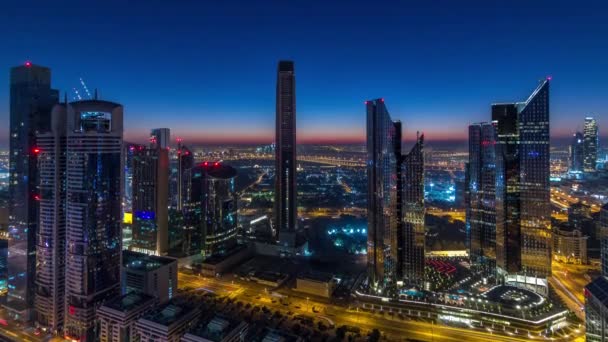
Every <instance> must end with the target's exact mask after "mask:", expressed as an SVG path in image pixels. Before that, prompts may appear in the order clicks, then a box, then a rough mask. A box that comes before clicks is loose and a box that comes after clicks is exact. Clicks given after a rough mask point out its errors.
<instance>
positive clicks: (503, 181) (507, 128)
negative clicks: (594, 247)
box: [492, 79, 551, 288]
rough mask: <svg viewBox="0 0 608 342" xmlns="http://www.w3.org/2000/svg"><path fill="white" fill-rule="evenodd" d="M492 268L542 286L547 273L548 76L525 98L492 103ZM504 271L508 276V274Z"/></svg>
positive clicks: (548, 235) (544, 284)
mask: <svg viewBox="0 0 608 342" xmlns="http://www.w3.org/2000/svg"><path fill="white" fill-rule="evenodd" d="M492 120H493V121H496V125H497V144H496V245H497V266H498V269H499V271H500V273H501V274H502V275H507V276H508V277H507V281H511V280H514V279H517V278H516V277H513V275H514V274H522V275H526V276H528V277H532V279H534V280H535V281H534V284H528V285H532V286H533V287H536V286H543V287H545V288H546V285H547V284H546V277H548V276H550V275H551V203H550V184H549V174H550V170H549V79H546V80H544V81H543V82H541V84H540V85H539V86H538V87H537V88H536V90H535V91H534V92H533V93H532V94H531V95H530V97H529V98H528V99H527V100H526V101H525V102H519V103H509V104H495V105H493V106H492ZM509 275H510V276H511V277H509Z"/></svg>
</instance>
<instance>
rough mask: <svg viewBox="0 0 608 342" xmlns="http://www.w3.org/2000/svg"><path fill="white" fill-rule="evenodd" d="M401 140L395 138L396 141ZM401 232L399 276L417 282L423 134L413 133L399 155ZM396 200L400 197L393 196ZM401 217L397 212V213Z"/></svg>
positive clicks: (421, 264)
mask: <svg viewBox="0 0 608 342" xmlns="http://www.w3.org/2000/svg"><path fill="white" fill-rule="evenodd" d="M400 143H401V141H399V144H400ZM401 169H402V170H403V188H401V187H397V190H398V191H399V192H401V189H403V190H402V192H403V194H398V196H399V195H402V196H403V228H402V229H401V230H403V232H404V233H403V235H404V239H403V240H399V242H398V246H399V250H401V251H402V252H403V255H404V257H403V262H402V264H400V265H399V266H400V268H401V269H402V271H401V274H402V279H403V280H404V281H405V282H406V284H409V285H419V286H421V285H422V283H423V281H424V266H425V259H424V257H425V254H424V250H425V227H424V214H425V207H424V135H420V136H417V137H416V143H415V144H414V146H413V147H412V149H411V150H410V152H409V153H408V154H407V155H405V156H403V163H402V166H401ZM397 203H398V204H399V203H400V201H399V200H397ZM398 217H401V216H398Z"/></svg>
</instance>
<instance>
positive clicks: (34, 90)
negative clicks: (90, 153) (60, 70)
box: [6, 62, 59, 321]
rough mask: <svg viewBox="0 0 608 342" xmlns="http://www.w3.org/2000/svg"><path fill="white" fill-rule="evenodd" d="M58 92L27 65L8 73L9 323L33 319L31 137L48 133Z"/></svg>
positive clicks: (46, 75)
mask: <svg viewBox="0 0 608 342" xmlns="http://www.w3.org/2000/svg"><path fill="white" fill-rule="evenodd" d="M58 97H59V93H58V92H57V90H54V89H51V70H50V69H49V68H46V67H42V66H38V65H34V64H32V63H31V62H26V63H25V64H24V65H22V66H18V67H14V68H12V69H11V72H10V122H9V125H10V127H9V134H10V138H9V144H10V153H9V203H8V210H9V227H8V228H9V229H8V231H9V236H10V239H9V244H8V259H7V263H8V294H7V299H6V308H7V309H8V311H9V314H10V315H11V317H12V318H15V319H18V320H21V321H27V320H30V319H31V318H33V317H32V311H33V310H32V308H33V306H34V296H35V294H34V291H35V288H36V287H35V278H36V234H37V232H38V200H39V199H40V193H39V189H38V166H37V158H38V154H39V152H40V148H39V147H38V146H37V143H36V134H38V133H42V132H46V131H48V130H49V128H50V122H51V110H52V108H53V105H55V104H56V103H57V102H58Z"/></svg>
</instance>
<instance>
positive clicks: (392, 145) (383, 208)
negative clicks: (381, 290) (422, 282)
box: [365, 99, 402, 287]
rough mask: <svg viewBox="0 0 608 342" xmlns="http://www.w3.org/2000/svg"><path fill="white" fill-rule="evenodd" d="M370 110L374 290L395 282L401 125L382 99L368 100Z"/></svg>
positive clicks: (370, 261)
mask: <svg viewBox="0 0 608 342" xmlns="http://www.w3.org/2000/svg"><path fill="white" fill-rule="evenodd" d="M365 103H366V110H367V182H368V183H367V189H368V194H367V213H368V214H367V227H368V228H367V273H368V278H369V281H370V284H371V285H372V286H374V287H376V286H379V285H382V284H384V283H385V282H387V281H389V282H390V281H394V280H396V277H397V275H396V272H397V259H398V257H399V253H398V249H397V241H398V237H397V232H398V231H399V227H400V226H401V219H400V218H399V213H400V212H401V210H402V207H401V203H398V196H399V198H401V194H400V191H399V190H398V189H397V186H398V184H397V181H398V179H401V177H399V176H398V175H400V174H401V170H400V168H401V165H400V164H401V131H400V130H401V123H399V122H395V121H393V120H392V119H391V117H390V115H389V113H388V110H387V108H386V106H385V104H384V100H383V99H376V100H370V101H366V102H365Z"/></svg>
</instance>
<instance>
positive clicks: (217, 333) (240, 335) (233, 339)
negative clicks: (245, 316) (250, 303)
mask: <svg viewBox="0 0 608 342" xmlns="http://www.w3.org/2000/svg"><path fill="white" fill-rule="evenodd" d="M247 328H248V324H247V323H246V322H244V321H241V320H236V319H231V318H228V317H226V316H223V315H211V316H209V317H207V318H206V319H203V320H201V322H200V323H199V324H198V325H197V326H195V327H194V328H193V329H191V330H190V331H189V332H187V333H186V334H185V335H184V337H182V342H243V341H246V339H245V337H246V336H247Z"/></svg>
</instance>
